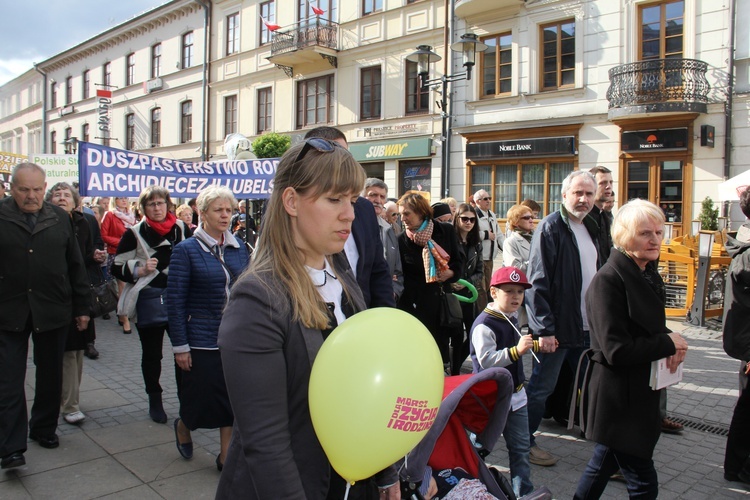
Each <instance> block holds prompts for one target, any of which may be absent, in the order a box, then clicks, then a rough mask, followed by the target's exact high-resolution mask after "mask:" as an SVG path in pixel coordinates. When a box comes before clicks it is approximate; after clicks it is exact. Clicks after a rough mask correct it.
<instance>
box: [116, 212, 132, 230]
mask: <svg viewBox="0 0 750 500" xmlns="http://www.w3.org/2000/svg"><path fill="white" fill-rule="evenodd" d="M111 212H112V213H113V214H114V215H115V217H117V218H118V219H120V220H121V221H122V223H123V224H124V225H125V229H129V228H130V227H131V226H132V225H133V224H135V215H133V214H131V213H130V212H121V211H120V209H118V208H116V209H114V210H111Z"/></svg>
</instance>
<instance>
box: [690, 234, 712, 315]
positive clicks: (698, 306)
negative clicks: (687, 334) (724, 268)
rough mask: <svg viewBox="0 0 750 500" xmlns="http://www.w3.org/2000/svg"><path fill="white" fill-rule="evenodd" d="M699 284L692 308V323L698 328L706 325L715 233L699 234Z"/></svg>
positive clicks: (696, 287)
mask: <svg viewBox="0 0 750 500" xmlns="http://www.w3.org/2000/svg"><path fill="white" fill-rule="evenodd" d="M697 236H698V276H697V279H698V282H697V284H696V286H695V297H694V299H693V306H692V307H691V308H690V323H692V324H693V325H697V326H705V325H706V317H705V316H706V289H707V288H708V270H709V268H710V267H711V250H712V249H713V246H714V232H713V231H699V232H698V234H697Z"/></svg>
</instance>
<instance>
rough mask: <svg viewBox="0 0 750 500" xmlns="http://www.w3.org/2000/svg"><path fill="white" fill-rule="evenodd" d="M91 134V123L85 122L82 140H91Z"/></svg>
mask: <svg viewBox="0 0 750 500" xmlns="http://www.w3.org/2000/svg"><path fill="white" fill-rule="evenodd" d="M89 134H90V132H89V124H88V123H84V124H83V125H82V126H81V140H82V141H83V142H89Z"/></svg>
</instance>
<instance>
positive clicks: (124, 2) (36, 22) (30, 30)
mask: <svg viewBox="0 0 750 500" xmlns="http://www.w3.org/2000/svg"><path fill="white" fill-rule="evenodd" d="M163 3H166V0H120V1H115V2H111V3H110V2H106V3H105V2H102V1H101V0H99V1H96V0H20V1H15V0H11V1H7V2H3V4H4V5H3V7H2V12H3V19H4V21H3V28H2V29H1V30H0V85H3V84H5V83H7V82H8V81H10V80H12V79H13V78H15V77H17V76H20V75H22V74H23V73H25V72H26V71H28V70H30V69H32V68H33V67H34V66H33V63H35V62H37V63H39V62H42V61H44V60H46V59H49V58H50V57H52V56H54V55H55V54H58V53H60V52H62V51H64V50H67V49H69V48H71V47H73V46H74V45H77V44H79V43H81V42H83V41H85V40H88V39H89V38H91V37H93V36H94V35H97V34H98V33H101V32H102V31H105V30H107V29H109V28H112V27H113V26H116V25H118V24H121V23H123V22H124V21H127V20H128V19H131V18H133V17H134V16H137V15H139V14H141V13H143V12H145V11H147V10H151V9H153V8H154V7H157V6H159V5H161V4H163Z"/></svg>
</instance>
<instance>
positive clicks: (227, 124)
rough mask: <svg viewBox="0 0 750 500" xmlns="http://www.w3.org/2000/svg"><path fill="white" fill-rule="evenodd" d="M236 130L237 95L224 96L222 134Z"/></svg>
mask: <svg viewBox="0 0 750 500" xmlns="http://www.w3.org/2000/svg"><path fill="white" fill-rule="evenodd" d="M235 132H237V96H236V95H230V96H226V97H225V98H224V136H225V137H226V136H227V135H229V134H234V133H235Z"/></svg>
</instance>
